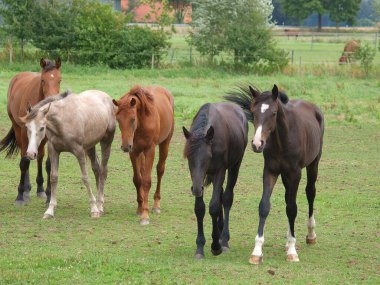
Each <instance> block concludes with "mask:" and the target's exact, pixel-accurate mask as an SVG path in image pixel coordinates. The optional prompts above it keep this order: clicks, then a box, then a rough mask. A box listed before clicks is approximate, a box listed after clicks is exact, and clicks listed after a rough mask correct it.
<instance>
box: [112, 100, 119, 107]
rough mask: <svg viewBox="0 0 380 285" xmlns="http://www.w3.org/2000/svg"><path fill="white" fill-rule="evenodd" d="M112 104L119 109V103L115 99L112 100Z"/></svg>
mask: <svg viewBox="0 0 380 285" xmlns="http://www.w3.org/2000/svg"><path fill="white" fill-rule="evenodd" d="M112 103H113V104H114V105H115V106H116V107H119V102H117V101H116V100H115V99H112Z"/></svg>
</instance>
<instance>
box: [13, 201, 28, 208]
mask: <svg viewBox="0 0 380 285" xmlns="http://www.w3.org/2000/svg"><path fill="white" fill-rule="evenodd" d="M26 204H27V203H26V202H25V201H24V200H16V201H15V206H16V207H22V206H25V205H26Z"/></svg>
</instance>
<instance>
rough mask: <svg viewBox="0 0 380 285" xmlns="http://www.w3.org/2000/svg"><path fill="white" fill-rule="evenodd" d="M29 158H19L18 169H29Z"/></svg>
mask: <svg viewBox="0 0 380 285" xmlns="http://www.w3.org/2000/svg"><path fill="white" fill-rule="evenodd" d="M29 164H30V160H29V159H28V158H26V157H23V158H21V160H20V170H21V171H22V172H23V171H27V170H28V169H29Z"/></svg>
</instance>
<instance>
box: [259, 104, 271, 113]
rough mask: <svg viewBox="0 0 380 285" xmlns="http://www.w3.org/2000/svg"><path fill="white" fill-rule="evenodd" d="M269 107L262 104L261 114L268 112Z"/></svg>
mask: <svg viewBox="0 0 380 285" xmlns="http://www.w3.org/2000/svg"><path fill="white" fill-rule="evenodd" d="M268 108H269V105H268V104H262V105H261V113H264V112H265V111H266V110H268Z"/></svg>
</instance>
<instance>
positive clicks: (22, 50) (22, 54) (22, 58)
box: [21, 39, 24, 63]
mask: <svg viewBox="0 0 380 285" xmlns="http://www.w3.org/2000/svg"><path fill="white" fill-rule="evenodd" d="M21 62H22V63H24V39H21Z"/></svg>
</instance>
